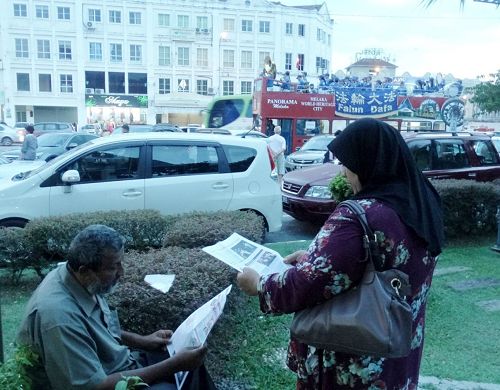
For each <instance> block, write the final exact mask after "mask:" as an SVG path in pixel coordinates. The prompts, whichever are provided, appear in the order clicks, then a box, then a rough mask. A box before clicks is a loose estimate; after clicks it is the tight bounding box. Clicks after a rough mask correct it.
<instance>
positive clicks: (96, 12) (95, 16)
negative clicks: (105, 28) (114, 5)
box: [89, 8, 101, 22]
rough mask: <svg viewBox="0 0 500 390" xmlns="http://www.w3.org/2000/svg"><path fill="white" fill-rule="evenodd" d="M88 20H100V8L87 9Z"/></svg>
mask: <svg viewBox="0 0 500 390" xmlns="http://www.w3.org/2000/svg"><path fill="white" fill-rule="evenodd" d="M89 21H90V22H100V21H101V10H100V9H94V8H90V9H89Z"/></svg>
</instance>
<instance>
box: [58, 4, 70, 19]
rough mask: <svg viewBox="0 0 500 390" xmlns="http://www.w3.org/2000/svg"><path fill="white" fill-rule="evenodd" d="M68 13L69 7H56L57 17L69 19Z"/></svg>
mask: <svg viewBox="0 0 500 390" xmlns="http://www.w3.org/2000/svg"><path fill="white" fill-rule="evenodd" d="M70 15H71V14H70V10H69V7H57V19H60V20H70V18H71V16H70Z"/></svg>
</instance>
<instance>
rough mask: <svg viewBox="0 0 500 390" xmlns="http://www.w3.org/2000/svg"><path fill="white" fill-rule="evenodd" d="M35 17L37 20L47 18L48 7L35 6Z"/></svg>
mask: <svg viewBox="0 0 500 390" xmlns="http://www.w3.org/2000/svg"><path fill="white" fill-rule="evenodd" d="M35 16H36V17H37V18H39V19H48V18H49V6H48V5H35Z"/></svg>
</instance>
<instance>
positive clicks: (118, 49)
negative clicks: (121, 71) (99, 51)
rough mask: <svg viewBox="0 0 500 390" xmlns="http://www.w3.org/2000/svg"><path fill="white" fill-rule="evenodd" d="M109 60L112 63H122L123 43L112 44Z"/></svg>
mask: <svg viewBox="0 0 500 390" xmlns="http://www.w3.org/2000/svg"><path fill="white" fill-rule="evenodd" d="M109 60H110V61H111V62H122V60H123V49H122V44H121V43H110V45H109Z"/></svg>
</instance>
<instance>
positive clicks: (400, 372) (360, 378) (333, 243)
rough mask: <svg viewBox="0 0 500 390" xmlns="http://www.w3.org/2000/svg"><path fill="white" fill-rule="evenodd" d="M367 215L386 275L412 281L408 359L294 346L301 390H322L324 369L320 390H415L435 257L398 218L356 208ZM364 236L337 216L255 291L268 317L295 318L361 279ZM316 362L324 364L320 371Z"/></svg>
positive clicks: (368, 203)
mask: <svg viewBox="0 0 500 390" xmlns="http://www.w3.org/2000/svg"><path fill="white" fill-rule="evenodd" d="M357 202H358V203H359V204H360V205H361V206H363V208H364V209H365V210H366V215H367V218H368V223H369V225H370V227H371V229H372V230H373V231H374V233H375V235H376V238H377V243H378V245H379V248H380V252H381V254H382V257H383V259H384V268H397V269H400V270H401V271H403V272H405V273H407V274H408V275H409V278H410V283H411V287H412V292H411V296H410V297H408V298H407V299H408V302H409V303H410V305H411V308H412V312H413V339H412V346H411V353H410V355H408V356H407V357H404V358H398V359H389V358H376V357H372V356H356V355H349V354H345V353H337V352H335V351H328V350H325V351H322V353H320V352H318V351H317V350H316V348H314V347H312V346H308V345H305V344H301V343H299V342H298V341H296V340H294V339H293V338H292V339H291V340H290V344H289V347H288V356H287V365H288V367H289V368H290V369H291V370H292V371H294V372H296V373H297V389H300V390H302V389H318V388H319V386H318V383H319V367H320V366H321V367H323V375H322V389H325V390H326V389H329V390H330V389H369V390H378V389H388V390H389V389H390V390H393V389H398V390H412V389H416V388H417V383H418V373H419V368H420V360H421V357H422V348H423V341H424V325H425V306H426V303H427V297H428V294H429V289H430V287H431V281H432V273H433V271H434V266H435V264H436V260H437V258H436V257H432V256H431V255H430V253H429V252H428V251H427V250H426V245H425V242H424V241H423V240H421V239H420V238H419V237H418V236H416V234H415V233H414V232H413V231H412V230H410V229H409V228H407V227H406V226H405V225H404V224H403V223H402V222H401V220H400V219H399V217H398V215H397V214H396V213H395V212H394V211H393V210H392V209H391V208H389V207H387V206H385V205H384V204H382V203H380V202H379V201H376V200H373V199H369V200H358V201H357ZM361 237H362V228H361V225H360V224H359V222H358V221H357V220H356V219H355V217H354V216H352V215H351V211H350V210H349V209H347V208H346V207H340V208H337V209H336V210H335V211H334V212H333V213H332V215H331V216H330V217H329V219H328V220H327V221H326V222H325V224H324V226H323V227H322V229H321V230H320V232H319V233H318V235H317V236H316V238H315V239H314V241H313V242H312V243H311V245H310V246H309V249H308V251H307V254H306V255H304V256H303V258H302V259H301V260H300V261H299V262H298V264H297V266H296V267H295V268H290V269H289V270H287V271H285V272H284V273H282V274H273V275H268V276H263V277H261V279H260V282H259V285H258V291H259V300H260V307H261V310H262V311H263V312H264V313H274V314H280V313H293V312H295V311H298V310H301V309H303V308H306V307H308V306H312V305H315V304H317V303H319V302H323V301H325V300H327V299H329V298H331V297H332V296H333V295H336V294H339V293H341V292H343V291H345V290H346V289H348V288H350V287H351V286H353V285H355V284H356V283H358V282H359V280H360V279H361V277H362V275H363V272H364V268H365V264H366V263H364V262H359V261H358V260H359V259H363V258H364V250H363V248H362V238H361ZM319 359H322V363H321V364H319Z"/></svg>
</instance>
